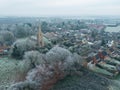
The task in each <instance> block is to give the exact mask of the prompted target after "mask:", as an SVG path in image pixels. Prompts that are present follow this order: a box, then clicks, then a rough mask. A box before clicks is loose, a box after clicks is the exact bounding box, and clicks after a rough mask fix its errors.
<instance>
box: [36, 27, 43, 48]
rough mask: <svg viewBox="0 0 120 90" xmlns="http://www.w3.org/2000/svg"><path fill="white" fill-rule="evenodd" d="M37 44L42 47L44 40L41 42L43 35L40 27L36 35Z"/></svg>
mask: <svg viewBox="0 0 120 90" xmlns="http://www.w3.org/2000/svg"><path fill="white" fill-rule="evenodd" d="M37 44H38V46H39V47H44V40H43V33H42V30H41V26H39V28H38V33H37Z"/></svg>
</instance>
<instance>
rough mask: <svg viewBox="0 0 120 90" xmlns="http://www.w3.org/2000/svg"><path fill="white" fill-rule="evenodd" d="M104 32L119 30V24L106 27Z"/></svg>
mask: <svg viewBox="0 0 120 90" xmlns="http://www.w3.org/2000/svg"><path fill="white" fill-rule="evenodd" d="M105 31H106V32H120V26H117V27H106V29H105Z"/></svg>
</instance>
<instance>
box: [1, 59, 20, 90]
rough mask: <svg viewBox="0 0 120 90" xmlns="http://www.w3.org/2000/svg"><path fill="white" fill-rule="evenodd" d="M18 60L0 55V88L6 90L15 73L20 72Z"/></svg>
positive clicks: (13, 80) (12, 81)
mask: <svg viewBox="0 0 120 90" xmlns="http://www.w3.org/2000/svg"><path fill="white" fill-rule="evenodd" d="M20 62H21V61H18V60H15V59H12V58H9V57H0V90H6V88H7V87H9V85H10V84H12V83H14V82H15V80H16V77H17V74H18V73H20V72H21V71H20V68H21V65H20Z"/></svg>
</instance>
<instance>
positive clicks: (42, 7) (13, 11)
mask: <svg viewBox="0 0 120 90" xmlns="http://www.w3.org/2000/svg"><path fill="white" fill-rule="evenodd" d="M44 15H45V16H61V15H62V16H83V15H117V16H119V15H120V0H0V16H44Z"/></svg>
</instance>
